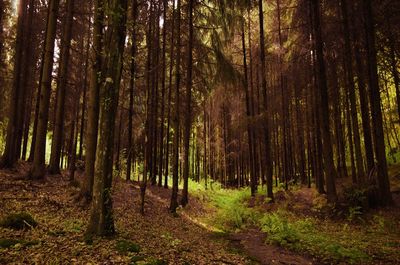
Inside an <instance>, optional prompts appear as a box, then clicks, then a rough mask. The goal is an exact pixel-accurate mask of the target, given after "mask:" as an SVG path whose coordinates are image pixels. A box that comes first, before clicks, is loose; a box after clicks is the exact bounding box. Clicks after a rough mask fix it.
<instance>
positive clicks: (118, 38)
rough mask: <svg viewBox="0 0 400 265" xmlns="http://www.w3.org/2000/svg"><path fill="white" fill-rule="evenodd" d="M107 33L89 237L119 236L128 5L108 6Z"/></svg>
mask: <svg viewBox="0 0 400 265" xmlns="http://www.w3.org/2000/svg"><path fill="white" fill-rule="evenodd" d="M104 10H105V14H113V15H112V16H107V17H108V20H107V21H106V25H107V30H106V32H105V36H104V40H105V41H104V50H105V51H106V53H105V56H104V61H103V64H102V77H104V78H103V79H102V84H101V86H100V119H99V139H98V147H97V150H96V165H95V175H94V185H93V204H92V208H91V215H90V221H89V225H88V227H87V230H86V235H88V236H93V235H98V236H104V235H106V236H107V235H112V234H114V233H115V229H114V219H113V211H112V197H111V188H112V174H113V147H114V130H115V116H116V112H117V107H118V96H119V87H120V80H121V73H122V65H123V52H124V46H125V30H126V28H125V23H126V11H127V2H126V1H123V0H113V1H109V2H108V4H107V3H106V5H105V8H104Z"/></svg>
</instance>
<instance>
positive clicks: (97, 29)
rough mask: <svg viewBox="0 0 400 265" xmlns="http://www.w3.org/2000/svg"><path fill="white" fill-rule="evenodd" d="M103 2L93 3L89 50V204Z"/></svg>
mask: <svg viewBox="0 0 400 265" xmlns="http://www.w3.org/2000/svg"><path fill="white" fill-rule="evenodd" d="M103 17H104V1H103V0H95V1H94V23H93V33H92V34H93V37H92V39H93V44H92V50H91V60H90V61H91V67H90V68H91V69H90V85H89V90H88V117H87V129H86V136H85V138H86V150H85V180H84V182H83V185H82V190H81V194H82V195H83V196H84V198H85V199H86V200H87V201H88V202H89V201H91V199H92V193H93V179H94V166H95V160H96V147H97V134H98V126H99V89H100V80H101V79H102V78H103V77H102V76H101V74H102V73H101V63H102V57H101V56H102V55H101V54H102V50H103V36H102V31H103Z"/></svg>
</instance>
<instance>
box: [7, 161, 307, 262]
mask: <svg viewBox="0 0 400 265" xmlns="http://www.w3.org/2000/svg"><path fill="white" fill-rule="evenodd" d="M27 166H28V165H26V164H21V165H19V167H18V168H17V170H13V171H11V170H2V171H0V204H1V207H0V219H1V218H4V217H5V216H7V215H8V214H10V213H19V212H27V213H29V214H30V215H31V216H32V217H33V218H34V219H35V221H36V222H37V223H38V225H37V226H35V227H32V229H27V228H25V229H22V230H13V229H9V228H3V227H0V264H149V265H150V264H153V265H157V264H158V265H162V264H311V260H307V259H305V258H302V257H301V255H298V254H294V253H292V252H291V251H287V250H284V249H283V248H281V247H275V246H268V245H265V244H263V238H262V237H260V236H262V235H261V234H260V233H259V232H258V234H257V236H256V237H255V238H256V239H257V242H256V244H254V241H253V240H250V243H249V242H247V241H248V237H249V236H250V234H249V233H246V232H245V233H237V234H234V236H232V237H231V236H227V235H226V234H224V233H220V232H218V231H216V230H215V229H213V228H212V227H211V226H208V225H207V224H205V223H202V222H201V221H198V220H199V219H198V218H197V217H196V216H200V215H204V214H205V213H204V212H199V211H203V210H204V209H205V208H203V206H202V205H200V204H199V200H197V199H193V200H192V201H191V204H190V205H191V206H189V207H187V209H185V210H182V209H180V211H179V213H178V214H177V215H176V216H174V215H171V214H170V213H169V212H168V208H167V207H168V205H169V194H170V190H165V189H163V188H158V187H150V188H149V189H148V191H147V193H146V200H145V215H144V216H142V215H141V214H140V213H139V205H140V204H139V202H140V198H139V189H138V186H137V184H136V183H132V182H130V183H127V182H125V181H123V180H121V179H116V180H115V181H114V186H113V194H114V195H113V207H114V219H115V225H116V230H117V234H116V236H114V237H112V238H97V239H95V240H94V241H93V242H85V240H84V231H85V228H86V224H87V222H88V218H89V208H88V207H84V206H83V205H81V204H80V203H78V202H76V201H75V198H76V195H77V193H78V192H79V188H78V187H77V184H78V183H75V185H71V183H70V182H69V181H68V178H67V177H66V176H60V175H50V176H46V178H45V180H42V181H29V180H26V179H24V178H22V176H23V175H24V174H25V173H24V172H25V171H26V169H27ZM29 226H30V225H29ZM246 240H247V241H246ZM254 246H257V248H255V249H254ZM260 261H261V262H260Z"/></svg>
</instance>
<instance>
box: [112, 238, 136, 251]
mask: <svg viewBox="0 0 400 265" xmlns="http://www.w3.org/2000/svg"><path fill="white" fill-rule="evenodd" d="M115 249H116V250H117V251H118V252H119V253H122V254H126V253H138V252H139V251H140V246H139V245H138V244H136V243H134V242H132V241H128V240H119V241H118V242H117V244H116V245H115Z"/></svg>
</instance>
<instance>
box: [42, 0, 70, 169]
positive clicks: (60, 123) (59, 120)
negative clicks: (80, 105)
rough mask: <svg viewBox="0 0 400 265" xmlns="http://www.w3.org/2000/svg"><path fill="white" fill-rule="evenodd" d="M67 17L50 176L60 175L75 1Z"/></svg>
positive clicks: (62, 47) (68, 3) (68, 4)
mask: <svg viewBox="0 0 400 265" xmlns="http://www.w3.org/2000/svg"><path fill="white" fill-rule="evenodd" d="M66 5H67V16H66V19H65V21H64V23H65V24H64V29H63V36H62V43H61V57H60V66H59V73H58V83H57V90H56V93H57V97H56V100H57V104H56V106H57V109H56V119H55V124H54V133H53V138H52V143H51V155H50V164H49V168H48V171H49V173H50V174H60V155H61V144H62V139H63V128H64V109H65V107H64V106H65V92H66V87H67V78H68V66H69V57H70V48H71V37H72V22H73V18H74V14H73V13H74V0H67V2H66Z"/></svg>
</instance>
